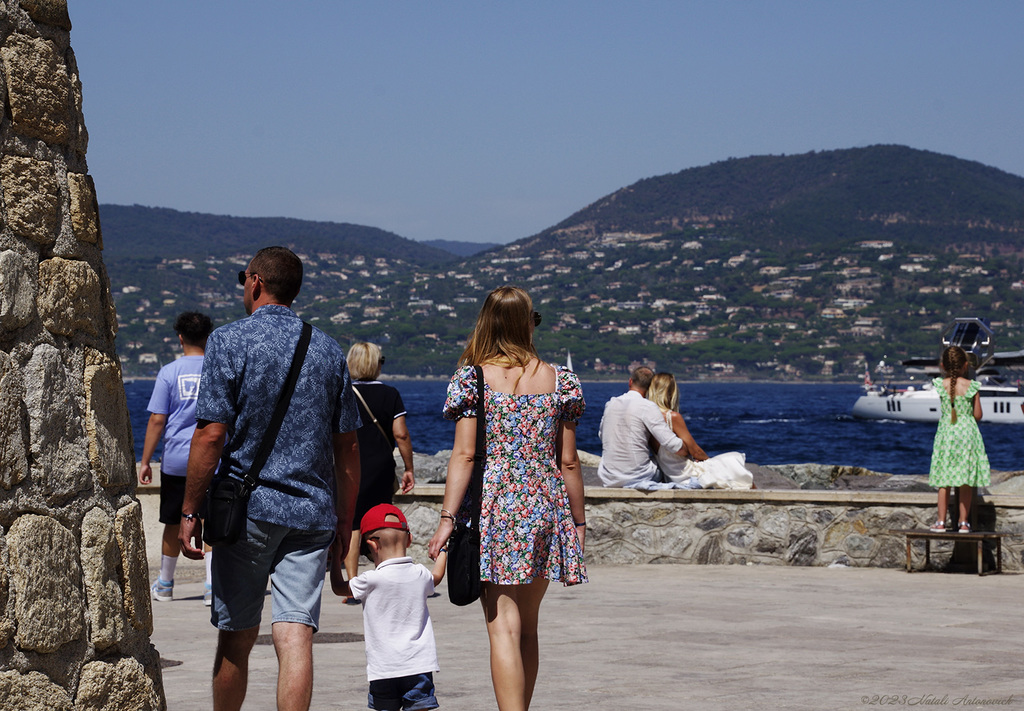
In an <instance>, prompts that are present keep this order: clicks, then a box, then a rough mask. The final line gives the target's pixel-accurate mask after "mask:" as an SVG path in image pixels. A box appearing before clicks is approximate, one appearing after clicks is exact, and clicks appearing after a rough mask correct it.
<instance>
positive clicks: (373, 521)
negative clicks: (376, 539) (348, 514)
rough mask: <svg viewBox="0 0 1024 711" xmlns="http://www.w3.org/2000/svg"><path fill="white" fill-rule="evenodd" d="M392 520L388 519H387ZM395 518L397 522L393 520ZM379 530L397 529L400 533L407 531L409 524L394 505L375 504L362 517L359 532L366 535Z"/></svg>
mask: <svg viewBox="0 0 1024 711" xmlns="http://www.w3.org/2000/svg"><path fill="white" fill-rule="evenodd" d="M389 516H390V517H392V518H390V519H389V518H388V517H389ZM396 518H397V520H395V519H396ZM379 528H397V529H399V530H402V531H408V530H409V522H408V521H406V520H405V514H403V513H402V510H401V509H400V508H398V507H397V506H395V505H394V504H377V505H376V506H374V507H373V508H372V509H370V510H369V511H367V512H366V513H365V514H364V515H363V520H362V521H360V522H359V532H360V533H361V534H362V535H364V536H365V535H366V534H367V533H369V532H370V531H376V530H377V529H379Z"/></svg>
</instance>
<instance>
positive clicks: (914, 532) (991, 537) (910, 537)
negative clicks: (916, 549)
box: [889, 528, 1009, 575]
mask: <svg viewBox="0 0 1024 711" xmlns="http://www.w3.org/2000/svg"><path fill="white" fill-rule="evenodd" d="M889 533H891V534H894V535H899V536H906V537H907V572H908V573H912V572H913V568H912V567H911V565H910V544H911V543H913V542H914V541H921V540H923V541H924V564H925V567H927V566H928V565H930V564H931V542H932V541H933V540H937V541H963V542H968V541H970V542H974V543H977V545H978V550H977V555H976V556H975V557H976V559H977V561H978V575H985V574H986V573H984V572H983V571H982V547H983V544H984V543H985V541H995V542H996V569H995V571H991V570H990V571H988V572H989V573H992V572H996V573H1001V572H1003V536H1006V535H1009V534H1006V533H995V532H992V531H972V532H971V533H959V532H957V531H942V532H938V531H929V530H928V529H926V528H918V529H911V530H898V529H894V530H890V531H889Z"/></svg>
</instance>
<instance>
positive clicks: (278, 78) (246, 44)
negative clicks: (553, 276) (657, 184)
mask: <svg viewBox="0 0 1024 711" xmlns="http://www.w3.org/2000/svg"><path fill="white" fill-rule="evenodd" d="M68 5H69V12H70V15H71V20H72V24H73V29H72V31H71V46H72V48H73V50H74V52H75V56H76V58H77V61H78V67H79V74H80V77H81V80H82V84H83V105H84V112H85V122H86V127H87V129H88V131H89V148H88V154H87V159H88V164H89V172H90V173H91V174H92V176H93V178H94V180H95V183H96V189H97V193H98V197H99V201H100V203H101V204H103V203H113V204H120V205H131V204H139V205H147V206H153V207H169V208H174V209H177V210H184V211H193V212H207V213H213V214H220V215H236V216H245V217H294V218H300V219H307V220H323V221H331V222H350V223H355V224H361V225H369V226H372V227H378V228H381V229H385V230H388V231H390V232H394V233H397V234H399V235H401V236H403V237H407V238H410V239H415V240H432V239H450V240H459V241H469V242H501V243H506V242H510V241H513V240H517V239H521V238H523V237H528V236H531V235H533V234H536V233H538V232H540V231H542V230H544V229H546V228H548V227H550V226H552V225H554V224H556V223H558V222H560V221H561V220H563V219H565V218H567V217H569V216H570V215H571V214H573V213H574V212H576V211H577V210H580V209H582V208H583V207H586V206H587V205H589V204H590V203H592V202H595V201H596V200H599V199H600V198H602V197H604V196H605V195H608V194H609V193H612V192H614V191H616V190H618V189H619V188H622V187H626V186H627V185H630V184H632V183H634V182H636V181H637V180H641V179H643V178H649V177H653V176H657V175H664V174H667V173H675V172H678V171H680V170H684V169H686V168H693V167H699V166H704V165H708V164H710V163H714V162H717V161H722V160H726V159H728V158H743V157H747V156H752V155H766V154H771V155H780V154H787V155H791V154H798V153H806V152H808V151H812V150H816V151H821V150H832V149H842V148H854V147H862V146H868V145H874V144H882V143H886V144H902V145H908V146H911V147H913V148H919V149H924V150H930V151H935V152H938V153H944V154H948V155H953V156H956V157H958V158H964V159H968V160H973V161H978V162H980V163H984V164H986V165H990V166H993V167H996V168H999V169H1001V170H1004V171H1007V172H1009V173H1013V174H1015V175H1019V176H1020V175H1024V131H1022V130H1021V126H1022V124H1024V41H1021V35H1020V33H1021V29H1022V28H1024V3H1022V2H1018V1H1017V0H1002V1H988V0H977V1H976V2H969V3H968V2H963V0H956V1H951V0H928V1H926V2H925V1H915V0H898V1H894V0H858V1H857V2H852V1H847V2H841V1H839V0H816V1H813V2H812V1H806V2H804V1H796V0H773V1H758V0H745V1H742V2H741V1H738V0H713V1H703V0H702V1H700V2H696V1H690V0H665V1H660V0H650V1H648V0H620V1H616V2H611V1H606V0H541V1H534V0H521V1H519V2H496V1H494V0H473V1H471V2H462V1H450V2H449V1H446V0H435V1H434V2H426V1H425V0H403V1H398V0H365V1H360V2H355V1H349V0H292V1H291V2H281V0H202V1H201V2H200V1H199V0H176V1H173V2H172V1H170V0H164V1H163V2H160V1H157V0H69V2H68Z"/></svg>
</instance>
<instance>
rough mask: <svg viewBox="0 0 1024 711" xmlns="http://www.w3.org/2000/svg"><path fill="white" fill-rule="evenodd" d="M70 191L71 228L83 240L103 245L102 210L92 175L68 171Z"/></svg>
mask: <svg viewBox="0 0 1024 711" xmlns="http://www.w3.org/2000/svg"><path fill="white" fill-rule="evenodd" d="M68 192H69V193H70V194H71V229H72V230H73V231H74V233H75V237H76V238H77V239H78V240H79V241H81V242H88V243H89V244H95V245H99V246H102V241H101V236H100V235H101V233H100V211H99V206H98V205H97V203H96V186H95V185H93V182H92V176H91V175H86V174H84V173H68Z"/></svg>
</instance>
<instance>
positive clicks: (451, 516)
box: [441, 509, 455, 519]
mask: <svg viewBox="0 0 1024 711" xmlns="http://www.w3.org/2000/svg"><path fill="white" fill-rule="evenodd" d="M445 516H447V517H448V518H450V519H454V518H455V516H454V515H453V514H452V512H451V511H449V510H448V509H441V518H444V517H445Z"/></svg>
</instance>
